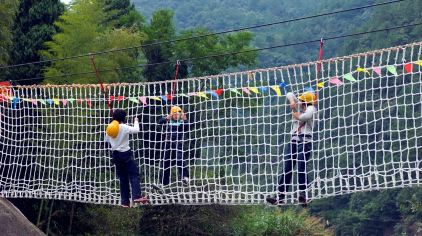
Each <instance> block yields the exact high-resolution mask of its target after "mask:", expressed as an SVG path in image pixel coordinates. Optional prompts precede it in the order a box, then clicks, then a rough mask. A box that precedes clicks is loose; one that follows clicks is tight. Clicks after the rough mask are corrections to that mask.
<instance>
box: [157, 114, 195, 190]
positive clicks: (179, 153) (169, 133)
mask: <svg viewBox="0 0 422 236" xmlns="http://www.w3.org/2000/svg"><path fill="white" fill-rule="evenodd" d="M158 123H159V124H165V125H166V126H167V127H166V129H165V132H166V135H165V145H164V149H165V150H164V156H163V159H162V160H161V164H160V168H161V172H160V175H159V178H160V182H161V184H162V185H168V184H170V178H171V169H172V167H173V166H174V163H176V166H177V169H178V179H179V180H181V181H182V182H183V184H185V185H187V184H188V183H189V168H188V166H187V164H188V163H187V160H185V157H184V151H183V144H184V140H185V135H186V133H187V131H188V128H189V126H188V124H187V116H186V114H185V113H184V112H183V110H182V108H180V107H179V106H173V107H171V109H170V114H168V115H167V116H166V117H162V118H161V119H160V120H159V121H158Z"/></svg>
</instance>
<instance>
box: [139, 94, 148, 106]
mask: <svg viewBox="0 0 422 236" xmlns="http://www.w3.org/2000/svg"><path fill="white" fill-rule="evenodd" d="M139 101H141V102H142V103H143V104H144V105H145V106H146V105H147V98H146V97H144V96H142V97H139Z"/></svg>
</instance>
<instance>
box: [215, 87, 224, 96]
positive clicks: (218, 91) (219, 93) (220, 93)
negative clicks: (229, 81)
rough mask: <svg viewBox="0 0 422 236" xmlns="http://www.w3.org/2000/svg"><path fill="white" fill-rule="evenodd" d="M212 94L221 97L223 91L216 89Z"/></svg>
mask: <svg viewBox="0 0 422 236" xmlns="http://www.w3.org/2000/svg"><path fill="white" fill-rule="evenodd" d="M214 92H215V93H216V94H217V95H218V96H221V95H222V94H223V92H224V89H216V90H214Z"/></svg>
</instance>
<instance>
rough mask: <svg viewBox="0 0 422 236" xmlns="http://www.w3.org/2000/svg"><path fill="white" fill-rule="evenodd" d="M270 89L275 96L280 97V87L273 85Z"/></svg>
mask: <svg viewBox="0 0 422 236" xmlns="http://www.w3.org/2000/svg"><path fill="white" fill-rule="evenodd" d="M271 88H272V89H273V90H274V91H275V93H276V94H277V96H279V97H280V96H281V90H280V86H278V85H273V86H271Z"/></svg>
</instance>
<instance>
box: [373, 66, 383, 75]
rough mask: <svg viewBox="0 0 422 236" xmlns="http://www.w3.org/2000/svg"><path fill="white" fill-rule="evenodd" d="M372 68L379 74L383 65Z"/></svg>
mask: <svg viewBox="0 0 422 236" xmlns="http://www.w3.org/2000/svg"><path fill="white" fill-rule="evenodd" d="M372 70H373V71H374V72H375V73H377V74H378V75H381V67H373V68H372Z"/></svg>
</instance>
